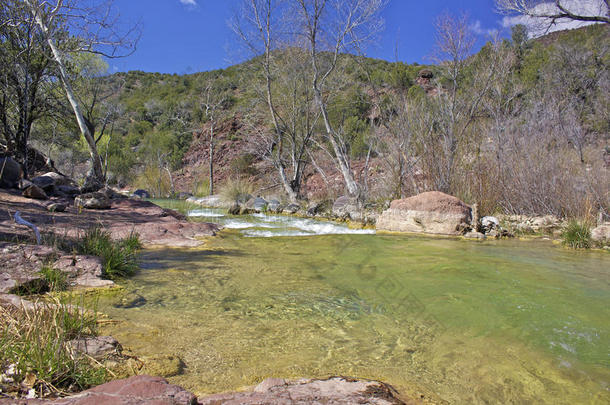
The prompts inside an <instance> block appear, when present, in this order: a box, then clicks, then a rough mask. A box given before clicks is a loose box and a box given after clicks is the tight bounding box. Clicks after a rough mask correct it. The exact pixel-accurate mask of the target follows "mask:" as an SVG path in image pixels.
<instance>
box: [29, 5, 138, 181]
mask: <svg viewBox="0 0 610 405" xmlns="http://www.w3.org/2000/svg"><path fill="white" fill-rule="evenodd" d="M23 1H24V3H25V4H26V5H27V6H28V8H29V10H30V12H31V14H32V16H34V19H35V21H36V24H37V25H38V27H39V28H40V31H41V32H42V34H43V35H44V37H45V39H46V42H47V44H48V46H49V48H50V49H51V52H52V55H53V59H54V61H55V63H56V64H57V67H58V71H59V78H60V80H61V83H62V85H63V87H64V90H65V92H66V96H67V98H68V102H69V103H70V106H71V107H72V110H73V111H74V115H75V117H76V120H77V123H78V126H79V129H80V131H81V134H82V136H83V138H84V139H85V141H86V142H87V145H88V147H89V154H90V157H91V164H92V167H91V171H90V172H89V173H88V175H87V181H86V183H85V186H84V189H98V188H100V187H102V186H103V184H104V172H103V167H102V159H101V157H100V155H99V153H98V150H97V145H96V142H95V134H93V133H91V128H90V127H89V126H88V125H87V121H86V119H85V117H84V114H83V109H82V106H81V104H80V103H79V101H78V98H77V97H76V94H75V92H74V89H73V86H72V81H71V80H70V75H69V71H68V68H67V61H68V60H69V58H70V53H71V52H72V53H73V52H92V53H98V54H102V55H105V56H107V57H119V56H124V55H126V54H129V53H131V52H132V51H133V49H134V47H135V44H136V42H137V32H138V31H137V27H133V28H131V29H128V30H127V31H126V32H123V33H120V32H119V31H118V24H117V22H118V14H117V13H116V11H115V9H114V7H113V3H114V2H113V0H98V1H93V2H90V3H87V5H84V4H83V2H80V1H77V0H65V1H64V0H55V1H53V2H49V1H41V0H23ZM66 34H68V35H74V36H75V37H76V39H77V40H76V41H74V43H75V44H76V45H77V46H76V47H74V48H71V49H62V47H61V46H60V44H62V43H63V42H66V41H61V38H62V36H64V35H66Z"/></svg>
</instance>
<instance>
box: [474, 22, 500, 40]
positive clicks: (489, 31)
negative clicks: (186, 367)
mask: <svg viewBox="0 0 610 405" xmlns="http://www.w3.org/2000/svg"><path fill="white" fill-rule="evenodd" d="M468 28H470V31H472V32H474V33H475V34H477V35H487V36H490V37H493V36H494V35H496V34H497V33H498V30H497V29H495V28H483V25H482V24H481V21H479V20H476V21H475V22H474V23H472V24H471V25H470V27H468Z"/></svg>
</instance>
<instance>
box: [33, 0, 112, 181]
mask: <svg viewBox="0 0 610 405" xmlns="http://www.w3.org/2000/svg"><path fill="white" fill-rule="evenodd" d="M24 2H25V3H26V4H27V6H28V7H29V8H30V11H31V12H32V15H33V16H34V19H35V20H36V24H38V26H39V27H40V29H41V30H42V32H43V34H44V35H45V37H46V40H47V44H48V45H49V48H51V52H52V53H53V58H54V59H55V62H56V63H57V66H58V67H59V74H60V79H61V83H62V85H63V87H64V90H65V91H66V96H67V97H68V101H69V102H70V106H71V107H72V110H73V111H74V115H75V116H76V121H77V122H78V127H79V129H80V131H81V134H82V135H83V137H84V138H85V141H86V142H87V145H88V147H89V155H90V156H91V164H92V174H93V179H88V180H94V181H96V182H99V184H100V185H103V183H104V172H103V169H102V160H101V158H100V155H99V153H98V151H97V145H96V143H95V139H94V135H93V134H92V133H91V132H90V131H89V127H88V126H87V123H86V122H85V118H84V116H83V113H82V111H81V108H80V105H79V104H78V100H77V99H76V96H75V95H74V91H73V89H72V86H71V85H70V80H69V78H68V72H67V70H66V65H65V63H64V60H63V56H62V54H61V51H60V50H59V49H58V48H57V46H56V45H55V41H54V39H53V37H52V35H51V34H50V32H49V28H48V27H47V25H46V23H45V21H44V20H43V19H42V16H41V13H40V10H39V8H38V7H36V6H35V5H34V4H33V3H32V1H31V0H24ZM61 4H62V2H61V1H59V2H58V4H57V7H56V9H55V10H58V9H59V8H60V7H61Z"/></svg>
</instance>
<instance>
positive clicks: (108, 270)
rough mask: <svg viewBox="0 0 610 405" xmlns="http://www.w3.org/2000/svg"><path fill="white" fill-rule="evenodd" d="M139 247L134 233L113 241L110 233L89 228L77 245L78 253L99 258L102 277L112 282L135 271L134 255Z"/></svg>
mask: <svg viewBox="0 0 610 405" xmlns="http://www.w3.org/2000/svg"><path fill="white" fill-rule="evenodd" d="M141 247H142V244H141V243H140V238H139V236H138V235H137V234H136V233H132V234H131V235H129V236H128V237H127V238H125V239H121V240H119V241H113V240H112V239H111V238H110V233H109V232H108V231H105V230H104V229H102V228H100V227H92V228H89V229H88V230H87V231H86V232H85V234H84V235H83V237H82V238H81V239H80V241H79V242H78V244H77V250H78V252H79V253H81V254H85V255H93V256H99V257H100V258H101V259H102V265H103V269H102V271H103V273H102V275H103V276H104V277H106V278H109V279H113V280H114V279H117V278H123V277H127V276H130V275H132V274H133V273H134V272H135V271H136V269H137V267H138V266H137V263H136V253H137V252H138V250H139V249H140V248H141Z"/></svg>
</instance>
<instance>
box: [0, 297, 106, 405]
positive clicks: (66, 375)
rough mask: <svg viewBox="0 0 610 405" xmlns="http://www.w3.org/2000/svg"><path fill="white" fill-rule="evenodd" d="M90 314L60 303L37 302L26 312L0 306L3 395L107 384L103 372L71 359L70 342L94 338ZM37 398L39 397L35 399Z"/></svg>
mask: <svg viewBox="0 0 610 405" xmlns="http://www.w3.org/2000/svg"><path fill="white" fill-rule="evenodd" d="M96 326H97V319H96V315H95V311H90V310H87V309H83V308H80V307H78V306H74V305H70V304H69V303H66V302H60V301H59V300H55V301H54V302H43V301H38V302H36V303H34V305H33V306H32V307H31V308H28V307H23V308H20V309H18V308H12V307H11V308H3V307H0V374H3V376H4V377H3V381H2V382H1V384H0V385H2V390H3V392H5V393H6V392H12V393H14V394H16V395H18V396H19V395H23V394H25V393H27V391H29V390H31V389H34V390H35V392H36V393H37V394H38V395H39V396H48V395H60V394H63V393H67V392H76V391H80V390H83V389H87V388H89V387H91V386H93V385H98V384H101V383H104V382H105V381H106V380H107V375H106V373H107V372H106V370H105V369H104V368H98V367H96V366H94V365H92V364H90V363H89V361H88V360H86V358H84V357H82V356H74V355H73V354H72V353H71V351H70V350H69V347H68V342H69V341H70V340H72V339H76V338H81V337H85V336H93V335H95V334H96V332H97V331H96ZM40 394H42V395H40Z"/></svg>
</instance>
